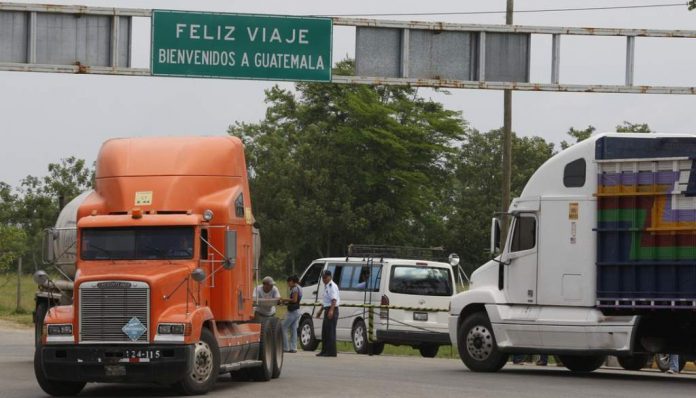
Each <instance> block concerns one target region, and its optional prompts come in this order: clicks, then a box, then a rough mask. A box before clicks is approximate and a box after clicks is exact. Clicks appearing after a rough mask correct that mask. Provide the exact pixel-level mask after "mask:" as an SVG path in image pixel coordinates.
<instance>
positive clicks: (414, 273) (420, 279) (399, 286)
mask: <svg viewBox="0 0 696 398" xmlns="http://www.w3.org/2000/svg"><path fill="white" fill-rule="evenodd" d="M389 291H391V292H392V293H400V294H415V295H421V296H451V295H452V292H453V287H452V275H451V273H450V270H449V269H447V268H435V267H418V266H411V265H396V266H393V267H392V271H391V278H390V279H389Z"/></svg>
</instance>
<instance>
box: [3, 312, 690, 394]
mask: <svg viewBox="0 0 696 398" xmlns="http://www.w3.org/2000/svg"><path fill="white" fill-rule="evenodd" d="M0 334H1V335H2V339H0V397H12V398H24V397H27V398H29V397H30V398H36V397H43V396H45V394H43V392H42V391H41V389H40V388H39V386H38V385H37V384H36V381H35V380H34V372H33V367H32V356H33V351H34V348H33V344H32V338H33V336H32V330H31V329H19V328H16V327H12V326H11V325H9V324H6V323H2V322H0ZM285 358H286V361H285V365H284V368H283V373H282V375H281V376H280V378H279V379H275V380H271V381H269V382H238V381H232V380H231V378H230V377H229V376H227V375H222V376H221V377H220V378H219V379H218V383H217V384H216V386H215V389H214V390H213V391H211V392H210V394H208V396H210V397H253V398H259V397H279V396H285V397H293V398H294V397H323V398H326V397H332V398H333V397H380V398H385V397H399V398H408V397H433V398H435V397H437V398H441V397H481V398H486V397H491V398H505V397H515V398H525V397H529V398H552V397H553V398H556V397H583V398H587V397H630V398H636V397H651V398H653V397H660V396H664V397H670V398H672V397H693V396H694V395H696V374H691V373H686V374H680V375H674V376H670V375H666V374H662V373H659V372H657V371H654V370H644V371H640V372H626V371H622V370H616V369H601V370H599V371H596V372H594V373H591V374H587V375H574V374H571V373H570V372H568V371H567V370H565V368H557V367H555V366H550V367H546V368H544V367H537V366H534V365H524V366H518V365H508V366H506V367H505V368H504V369H503V370H501V371H500V372H498V373H493V374H480V373H473V372H470V371H468V370H467V369H466V368H465V367H464V365H463V364H462V363H461V361H459V360H450V359H425V358H418V357H392V356H374V357H368V356H362V355H355V354H339V357H338V358H316V357H315V356H314V354H313V353H307V352H300V353H297V354H288V355H286V357H285ZM80 396H84V397H168V396H174V392H173V391H172V390H171V389H169V388H167V387H165V386H157V385H142V384H137V385H135V384H134V385H128V384H88V385H87V387H86V388H85V390H84V391H83V392H82V394H80Z"/></svg>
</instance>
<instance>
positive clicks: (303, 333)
mask: <svg viewBox="0 0 696 398" xmlns="http://www.w3.org/2000/svg"><path fill="white" fill-rule="evenodd" d="M297 335H298V337H299V340H300V347H302V349H303V350H304V351H314V350H316V349H317V347H318V346H319V340H317V337H316V336H315V335H314V321H312V317H311V316H305V317H303V318H302V320H300V326H299V327H298V330H297Z"/></svg>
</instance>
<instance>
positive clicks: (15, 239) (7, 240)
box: [0, 224, 27, 272]
mask: <svg viewBox="0 0 696 398" xmlns="http://www.w3.org/2000/svg"><path fill="white" fill-rule="evenodd" d="M26 241H27V236H26V234H25V233H24V231H23V230H22V229H21V228H19V227H16V226H12V225H7V224H0V242H2V245H0V272H7V271H8V270H10V269H12V268H13V265H14V262H15V261H16V260H17V259H18V258H19V257H21V256H22V254H24V252H25V250H26Z"/></svg>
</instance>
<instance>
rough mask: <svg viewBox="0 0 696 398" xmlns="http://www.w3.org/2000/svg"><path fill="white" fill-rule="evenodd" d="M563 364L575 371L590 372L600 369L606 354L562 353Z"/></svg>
mask: <svg viewBox="0 0 696 398" xmlns="http://www.w3.org/2000/svg"><path fill="white" fill-rule="evenodd" d="M559 358H560V359H561V362H563V366H565V367H566V368H568V369H569V370H570V371H571V372H575V373H589V372H593V371H595V370H597V369H599V367H600V366H602V364H604V361H605V360H606V359H607V357H606V355H560V356H559Z"/></svg>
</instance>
